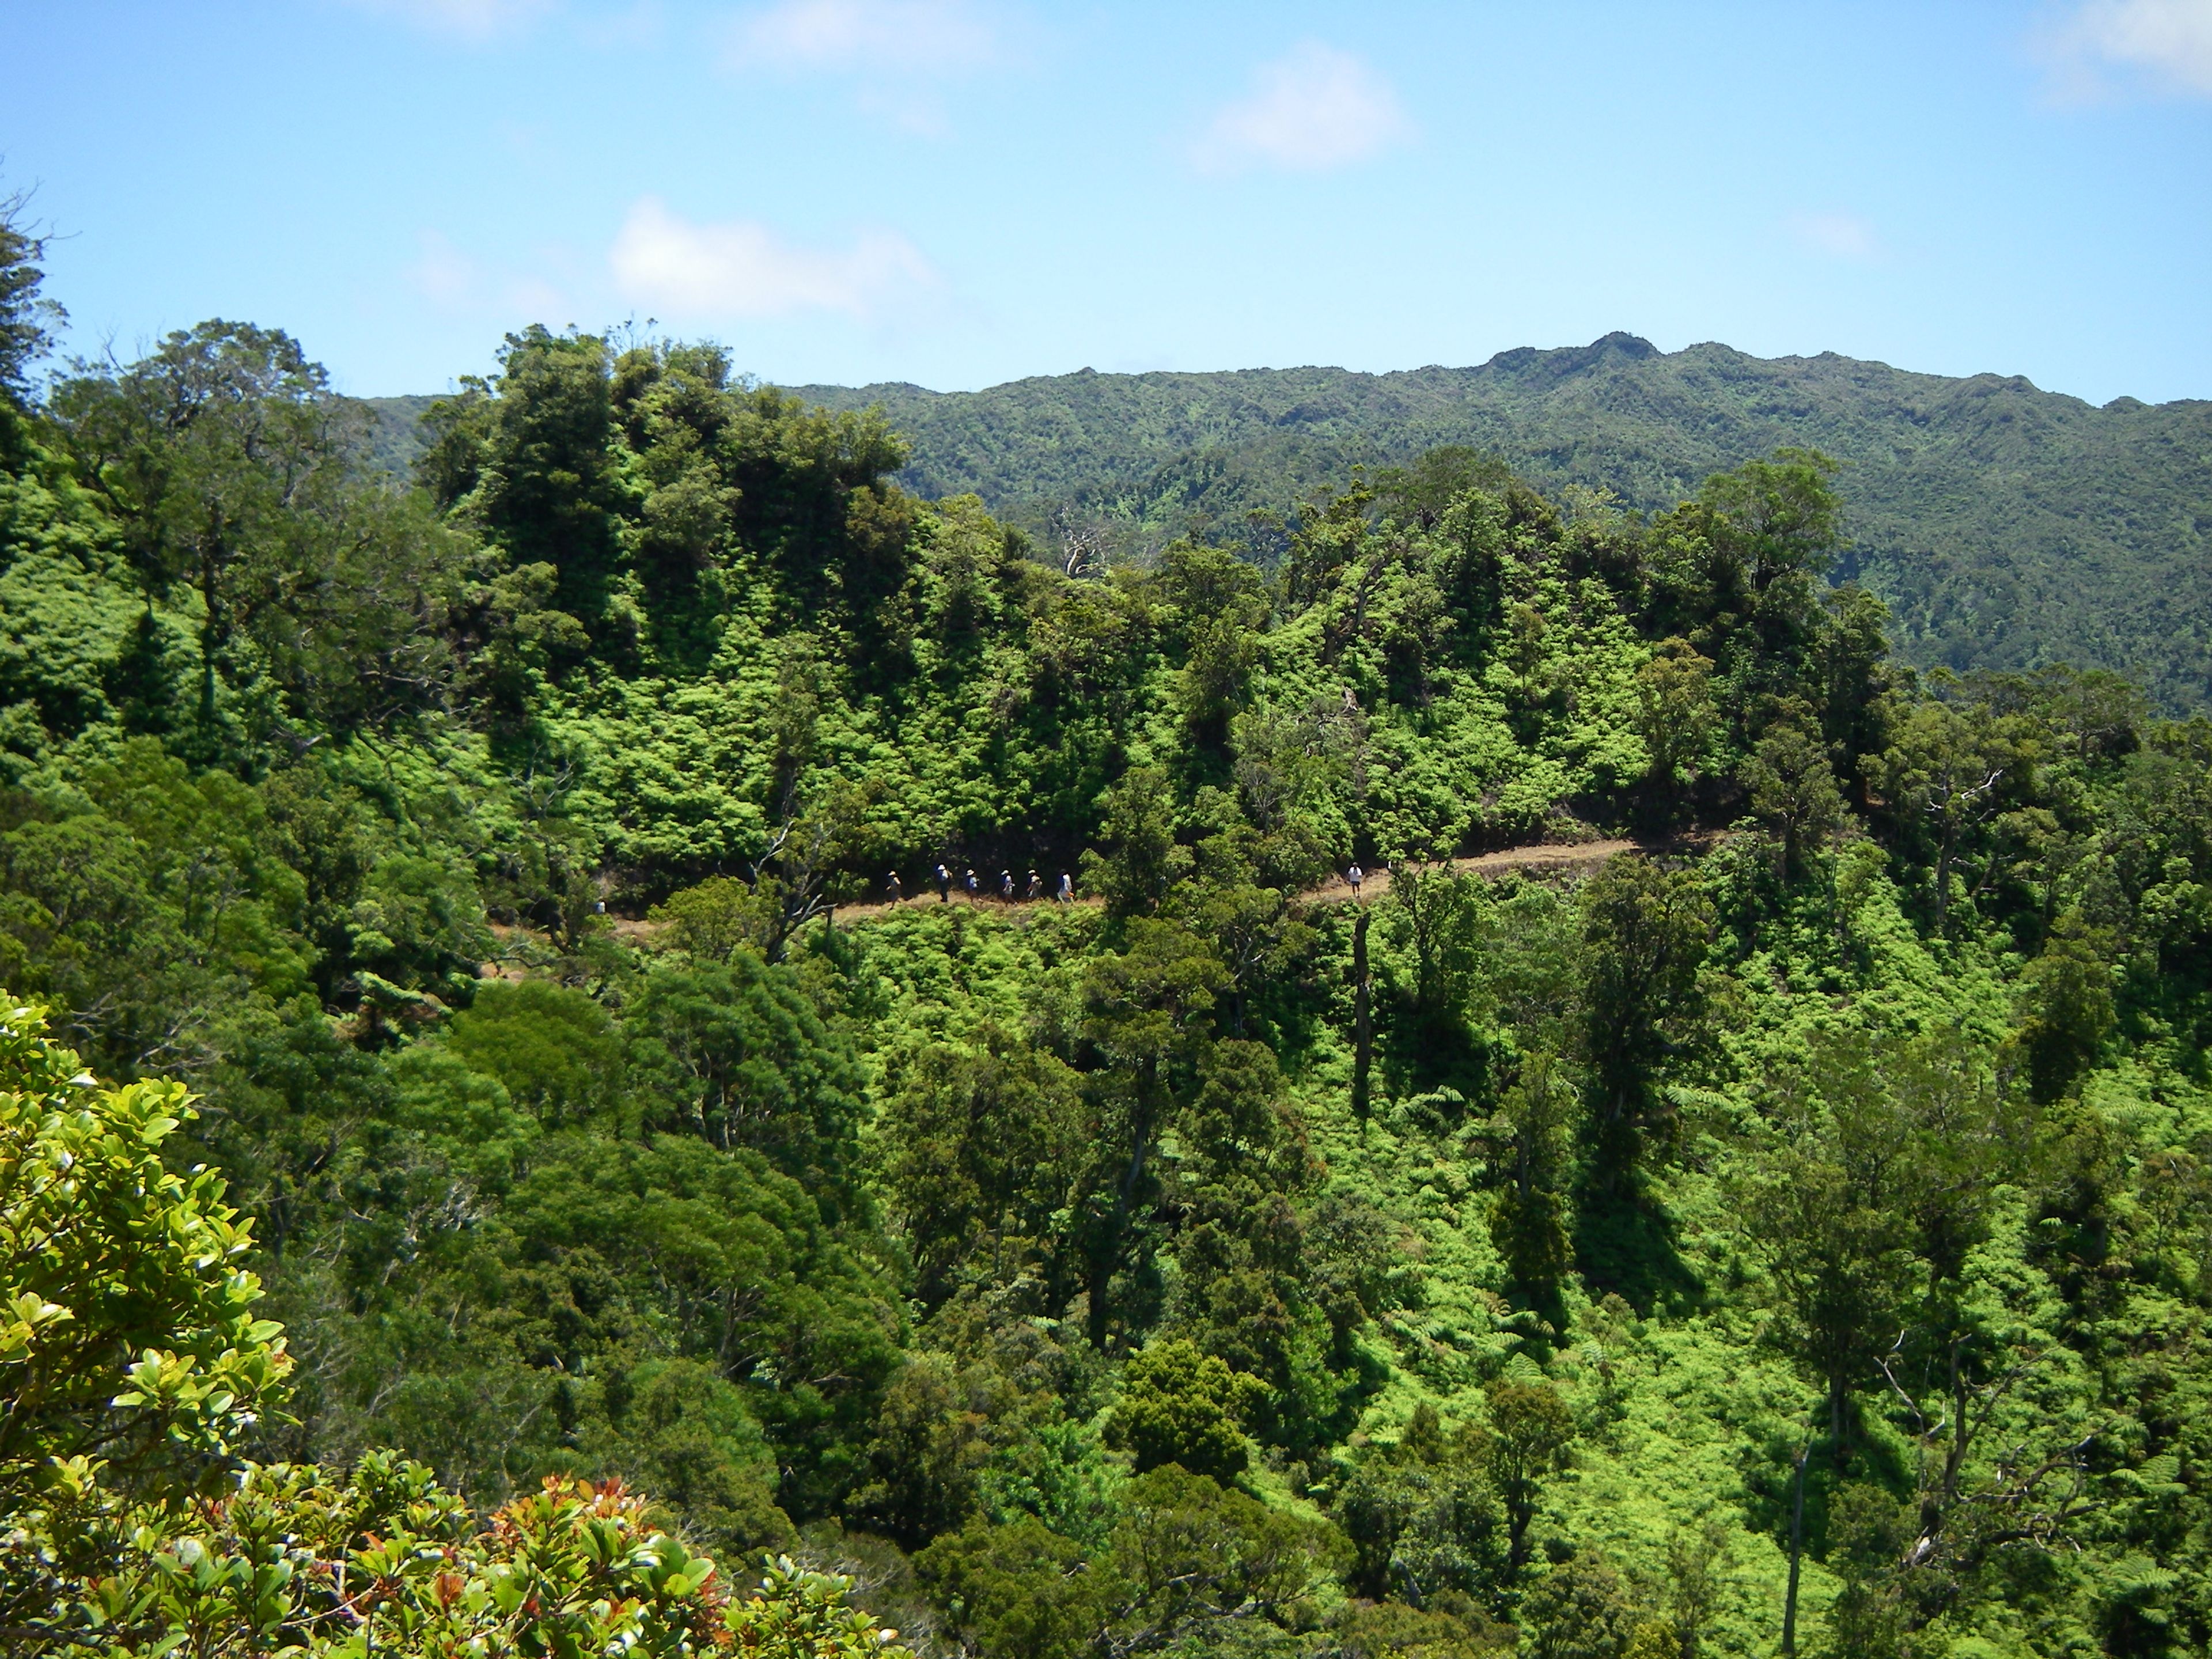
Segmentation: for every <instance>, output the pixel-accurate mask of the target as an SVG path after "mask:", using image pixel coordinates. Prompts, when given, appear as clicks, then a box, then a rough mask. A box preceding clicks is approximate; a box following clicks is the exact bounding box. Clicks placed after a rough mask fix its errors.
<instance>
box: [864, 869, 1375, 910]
mask: <svg viewBox="0 0 2212 1659" xmlns="http://www.w3.org/2000/svg"><path fill="white" fill-rule="evenodd" d="M1366 875H1367V872H1365V871H1364V870H1362V869H1361V868H1360V867H1359V866H1358V865H1356V864H1355V865H1353V866H1352V867H1351V868H1350V869H1349V870H1346V872H1344V882H1345V884H1346V886H1348V887H1350V888H1351V889H1352V897H1354V898H1358V897H1359V896H1360V885H1361V884H1362V883H1363V882H1364V880H1365V879H1366ZM936 880H937V902H939V904H950V903H951V902H952V889H953V887H954V886H955V884H956V883H955V880H954V878H953V874H952V871H951V868H950V866H945V865H942V864H940V865H939V866H937V870H936ZM957 885H958V886H959V887H960V888H961V890H963V891H964V892H965V893H966V894H967V895H968V902H969V903H970V904H975V903H978V902H981V899H982V897H983V884H982V881H981V878H979V877H978V876H977V875H976V874H975V871H974V870H973V869H972V868H971V869H969V871H968V872H966V873H965V874H964V875H963V876H961V877H960V878H958V881H957ZM884 894H885V896H886V897H887V898H888V900H889V902H890V903H893V904H896V903H898V902H900V901H902V899H904V898H905V897H906V884H905V883H904V882H902V881H901V880H900V879H899V872H897V871H896V870H894V871H892V872H890V874H889V875H887V876H885V877H884ZM1019 896H1020V898H1021V900H1022V902H1024V903H1029V904H1035V903H1036V902H1037V901H1038V900H1039V899H1041V898H1042V897H1043V896H1044V878H1043V877H1042V876H1041V875H1039V874H1037V872H1036V871H1034V870H1032V871H1030V878H1029V884H1028V885H1027V886H1026V887H1024V889H1022V890H1021V893H1020V895H1019ZM1052 896H1053V902H1054V903H1055V904H1073V903H1074V902H1075V878H1074V877H1073V876H1071V875H1069V874H1068V873H1067V872H1066V871H1065V870H1063V871H1061V872H1060V885H1059V886H1058V887H1056V888H1054V890H1053V895H1052ZM1015 898H1016V894H1015V890H1014V872H1012V871H1011V870H1001V871H1000V872H999V902H1000V903H1002V904H1012V903H1013V902H1014V901H1015Z"/></svg>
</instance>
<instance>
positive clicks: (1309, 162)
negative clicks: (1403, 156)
mask: <svg viewBox="0 0 2212 1659" xmlns="http://www.w3.org/2000/svg"><path fill="white" fill-rule="evenodd" d="M1411 131H1412V125H1411V123H1409V122H1408V121H1407V119H1406V114H1405V112H1404V110H1402V109H1401V107H1400V106H1399V104H1398V95H1397V94H1396V93H1395V92H1394V91H1392V90H1391V88H1390V83H1389V82H1387V81H1385V80H1384V79H1383V77H1382V76H1380V75H1378V74H1376V71H1375V70H1373V69H1371V68H1370V67H1369V66H1368V65H1367V64H1364V63H1363V62H1361V61H1360V60H1359V59H1358V58H1355V57H1353V56H1352V54H1351V53H1350V52H1340V51H1338V50H1337V49H1336V48H1335V47H1334V46H1324V45H1322V43H1321V42H1320V41H1318V40H1309V41H1306V42H1305V43H1304V44H1303V45H1302V46H1297V47H1296V48H1295V49H1293V50H1292V51H1291V52H1289V53H1288V54H1286V55H1285V56H1284V57H1281V58H1277V59H1275V61H1274V62H1273V63H1271V64H1262V65H1261V68H1260V70H1259V71H1258V72H1257V73H1256V74H1255V76H1253V83H1252V91H1251V93H1250V94H1249V96H1247V97H1244V98H1241V99H1239V100H1237V102H1235V103H1233V104H1231V105H1230V106H1228V107H1227V108H1225V109H1224V110H1222V111H1221V112H1220V113H1218V115H1216V116H1215V117H1214V118H1213V121H1212V125H1210V126H1209V127H1207V129H1206V134H1205V136H1204V137H1202V138H1201V139H1200V141H1199V143H1198V148H1197V152H1196V155H1197V160H1198V161H1199V163H1200V166H1202V167H1206V168H1207V169H1208V170H1209V171H1213V172H1234V171H1237V170H1238V169H1240V168H1243V167H1250V166H1253V165H1255V164H1257V163H1264V164H1270V165H1273V166H1275V167H1293V168H1297V169H1299V170H1301V171H1310V170H1313V169H1316V168H1320V167H1339V166H1341V165H1343V164H1344V163H1345V162H1347V161H1361V160H1364V158H1365V157H1367V156H1370V155H1374V154H1376V152H1377V151H1378V150H1381V149H1384V148H1385V147H1387V146H1389V145H1390V144H1392V143H1396V142H1397V141H1398V140H1400V139H1401V138H1404V137H1407V135H1408V134H1409V133H1410V132H1411Z"/></svg>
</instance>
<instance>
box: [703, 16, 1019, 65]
mask: <svg viewBox="0 0 2212 1659" xmlns="http://www.w3.org/2000/svg"><path fill="white" fill-rule="evenodd" d="M999 46H1000V40H999V37H998V32H997V31H996V29H994V27H993V26H992V24H991V21H990V20H989V19H988V18H987V17H986V16H985V15H983V14H982V13H981V11H979V10H978V9H976V8H975V6H974V5H972V4H969V3H968V0H780V3H777V4H775V5H771V6H765V7H763V8H761V9H758V10H756V11H750V12H747V13H745V14H744V15H742V16H740V17H739V18H738V20H737V21H736V22H735V23H734V24H733V25H732V27H731V29H730V33H729V44H728V51H727V53H726V57H727V59H728V62H729V64H730V65H731V66H732V67H733V68H744V67H750V66H752V65H755V64H765V65H767V66H768V67H769V68H771V69H779V70H827V71H830V72H832V73H839V74H848V75H850V74H858V75H869V76H874V75H882V74H885V73H891V74H896V75H900V76H908V75H917V74H923V75H945V74H952V73H957V72H958V71H960V70H969V69H975V68H979V67H981V66H982V65H984V64H989V63H991V62H992V61H993V60H994V58H996V57H997V56H998V52H999Z"/></svg>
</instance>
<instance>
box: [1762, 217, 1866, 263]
mask: <svg viewBox="0 0 2212 1659" xmlns="http://www.w3.org/2000/svg"><path fill="white" fill-rule="evenodd" d="M1785 223H1786V224H1787V225H1788V227H1789V229H1790V234H1791V235H1793V236H1795V237H1796V239H1797V241H1798V243H1799V245H1800V246H1803V247H1805V248H1807V249H1809V250H1810V251H1811V252H1814V253H1820V254H1826V256H1827V257H1828V258H1832V259H1849V260H1851V261H1852V262H1854V263H1856V264H1869V263H1871V262H1872V261H1874V260H1875V259H1879V258H1881V237H1880V236H1878V235H1877V234H1875V228H1874V226H1873V225H1871V224H1870V223H1869V222H1867V221H1866V220H1864V219H1863V218H1861V217H1860V216H1858V215H1857V214H1856V213H1843V212H1838V211H1834V210H1830V211H1827V212H1822V213H1797V214H1792V215H1791V216H1790V218H1789V219H1788V220H1787V221H1785Z"/></svg>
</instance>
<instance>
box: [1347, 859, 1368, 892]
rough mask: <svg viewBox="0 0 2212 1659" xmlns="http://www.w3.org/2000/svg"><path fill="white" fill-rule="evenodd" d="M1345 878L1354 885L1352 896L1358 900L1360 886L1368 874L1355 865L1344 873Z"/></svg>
mask: <svg viewBox="0 0 2212 1659" xmlns="http://www.w3.org/2000/svg"><path fill="white" fill-rule="evenodd" d="M1344 878H1345V879H1346V881H1348V882H1350V883H1351V884H1352V897H1354V898H1358V896H1359V884H1360V883H1361V882H1363V881H1364V880H1366V879H1367V872H1365V871H1364V870H1363V869H1361V868H1360V867H1359V866H1358V865H1356V864H1355V865H1353V866H1352V868H1350V869H1349V870H1347V871H1346V872H1344Z"/></svg>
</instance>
